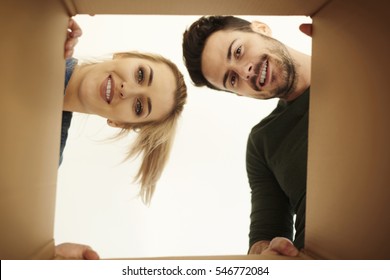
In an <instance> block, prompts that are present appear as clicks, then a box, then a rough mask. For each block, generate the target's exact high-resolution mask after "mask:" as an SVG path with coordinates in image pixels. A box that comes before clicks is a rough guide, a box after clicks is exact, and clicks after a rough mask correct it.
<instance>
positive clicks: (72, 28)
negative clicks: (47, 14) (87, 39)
mask: <svg viewBox="0 0 390 280" xmlns="http://www.w3.org/2000/svg"><path fill="white" fill-rule="evenodd" d="M81 34H82V31H81V28H80V26H79V25H78V24H77V22H76V21H75V20H74V19H72V18H71V19H69V23H68V29H67V34H66V41H65V49H64V57H65V58H70V57H72V55H73V52H74V46H75V45H76V44H77V42H78V40H79V39H78V38H79V37H80V36H81Z"/></svg>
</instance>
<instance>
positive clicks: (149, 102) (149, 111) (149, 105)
mask: <svg viewBox="0 0 390 280" xmlns="http://www.w3.org/2000/svg"><path fill="white" fill-rule="evenodd" d="M152 79H153V78H152ZM147 101H148V114H147V115H146V116H145V118H146V117H147V116H149V115H150V113H151V112H152V100H151V99H150V97H148V98H147Z"/></svg>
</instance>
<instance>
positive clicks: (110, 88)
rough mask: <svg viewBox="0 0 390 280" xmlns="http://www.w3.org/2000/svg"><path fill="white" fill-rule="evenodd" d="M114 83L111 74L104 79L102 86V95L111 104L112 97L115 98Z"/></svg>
mask: <svg viewBox="0 0 390 280" xmlns="http://www.w3.org/2000/svg"><path fill="white" fill-rule="evenodd" d="M114 85H115V84H114V80H113V79H112V77H111V75H110V76H108V77H107V78H106V79H105V80H104V81H103V83H102V85H101V87H100V96H101V97H102V98H103V100H104V101H105V102H107V103H108V104H110V103H111V101H112V99H113V98H114V88H115V87H114Z"/></svg>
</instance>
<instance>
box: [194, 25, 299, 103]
mask: <svg viewBox="0 0 390 280" xmlns="http://www.w3.org/2000/svg"><path fill="white" fill-rule="evenodd" d="M262 33H265V32H261V31H257V32H254V31H253V32H244V31H237V30H220V31H217V32H215V33H213V34H212V35H211V36H210V37H209V38H208V39H207V41H206V44H205V47H204V50H203V53H202V59H201V62H202V73H203V75H204V76H205V78H206V79H207V80H208V81H209V82H210V83H211V84H213V85H214V86H216V87H217V88H219V89H221V90H225V91H230V92H234V93H237V94H239V95H243V96H249V97H253V98H258V99H269V98H273V97H279V98H285V99H287V98H288V96H289V94H290V93H292V92H293V91H294V89H295V85H296V73H295V67H294V63H293V61H292V59H291V57H290V54H289V53H288V51H287V49H286V47H285V46H284V45H283V44H282V43H280V42H279V41H277V40H275V39H273V38H271V37H268V36H266V35H264V34H262Z"/></svg>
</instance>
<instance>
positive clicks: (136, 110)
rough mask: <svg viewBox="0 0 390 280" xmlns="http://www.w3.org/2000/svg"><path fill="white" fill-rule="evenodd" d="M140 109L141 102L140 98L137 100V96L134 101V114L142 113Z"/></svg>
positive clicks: (141, 108) (141, 107)
mask: <svg viewBox="0 0 390 280" xmlns="http://www.w3.org/2000/svg"><path fill="white" fill-rule="evenodd" d="M142 111H143V106H142V102H141V100H139V99H138V98H137V101H136V103H135V114H136V115H137V116H139V115H141V114H142Z"/></svg>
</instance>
